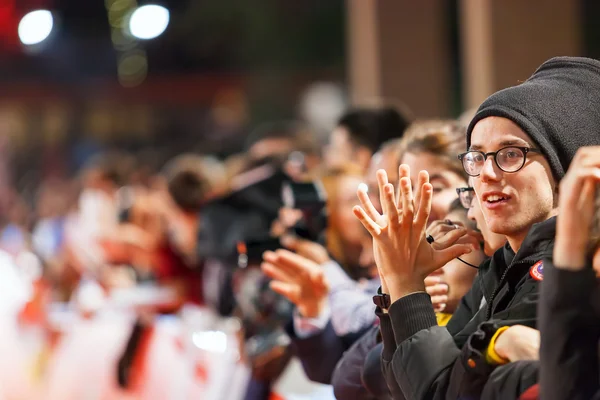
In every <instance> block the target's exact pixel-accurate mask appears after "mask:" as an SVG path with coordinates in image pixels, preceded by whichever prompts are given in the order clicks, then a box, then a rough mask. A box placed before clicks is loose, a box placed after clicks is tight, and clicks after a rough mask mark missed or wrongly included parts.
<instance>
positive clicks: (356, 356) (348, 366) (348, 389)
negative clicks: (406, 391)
mask: <svg viewBox="0 0 600 400" xmlns="http://www.w3.org/2000/svg"><path fill="white" fill-rule="evenodd" d="M378 336H379V327H378V326H373V327H372V328H371V329H369V330H368V331H367V332H365V334H364V335H363V336H362V337H361V338H360V339H358V340H357V341H356V343H354V344H353V345H352V347H350V349H348V351H346V353H345V354H344V356H343V357H342V359H341V360H340V362H339V363H338V364H337V366H336V367H335V371H334V372H333V377H332V379H331V384H332V385H333V393H334V394H335V398H336V399H353V400H375V399H378V400H385V399H391V398H392V397H391V394H390V391H389V390H388V388H387V385H386V383H385V379H383V374H382V372H381V362H380V361H379V357H377V358H376V360H375V361H376V362H377V365H375V366H373V367H371V366H370V368H369V370H368V373H367V379H368V382H364V380H363V377H364V372H365V367H366V360H367V356H368V354H369V352H370V351H371V350H373V348H375V347H376V346H377V342H378ZM365 383H368V384H369V386H367V385H366V384H365Z"/></svg>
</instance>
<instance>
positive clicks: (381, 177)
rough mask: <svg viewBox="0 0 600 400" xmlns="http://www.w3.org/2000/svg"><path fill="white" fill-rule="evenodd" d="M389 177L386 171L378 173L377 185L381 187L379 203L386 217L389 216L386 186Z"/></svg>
mask: <svg viewBox="0 0 600 400" xmlns="http://www.w3.org/2000/svg"><path fill="white" fill-rule="evenodd" d="M388 183H389V182H388V176H387V173H386V172H385V170H383V169H380V170H378V171H377V185H378V186H379V202H380V203H381V208H382V211H383V214H384V215H387V213H388V210H387V208H386V207H387V204H386V202H385V185H387V184H388Z"/></svg>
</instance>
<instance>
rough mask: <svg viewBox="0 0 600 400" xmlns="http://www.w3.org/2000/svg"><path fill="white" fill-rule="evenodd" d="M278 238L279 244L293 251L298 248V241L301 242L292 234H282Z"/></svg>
mask: <svg viewBox="0 0 600 400" xmlns="http://www.w3.org/2000/svg"><path fill="white" fill-rule="evenodd" d="M280 240H281V244H282V245H283V246H284V247H285V248H287V249H290V250H293V251H297V250H298V246H300V242H301V241H300V240H299V239H298V238H295V237H294V236H292V235H283V236H282V237H281V239H280Z"/></svg>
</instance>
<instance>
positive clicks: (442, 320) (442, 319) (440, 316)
mask: <svg viewBox="0 0 600 400" xmlns="http://www.w3.org/2000/svg"><path fill="white" fill-rule="evenodd" d="M435 317H436V318H437V323H438V325H439V326H446V325H447V324H448V321H450V318H452V314H446V313H441V312H440V313H436V314H435Z"/></svg>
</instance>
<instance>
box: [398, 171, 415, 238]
mask: <svg viewBox="0 0 600 400" xmlns="http://www.w3.org/2000/svg"><path fill="white" fill-rule="evenodd" d="M400 186H401V188H400V191H401V192H402V226H404V227H406V228H407V229H412V223H413V219H414V213H415V205H414V203H413V194H412V188H411V187H410V179H409V178H406V177H404V178H402V179H400Z"/></svg>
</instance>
